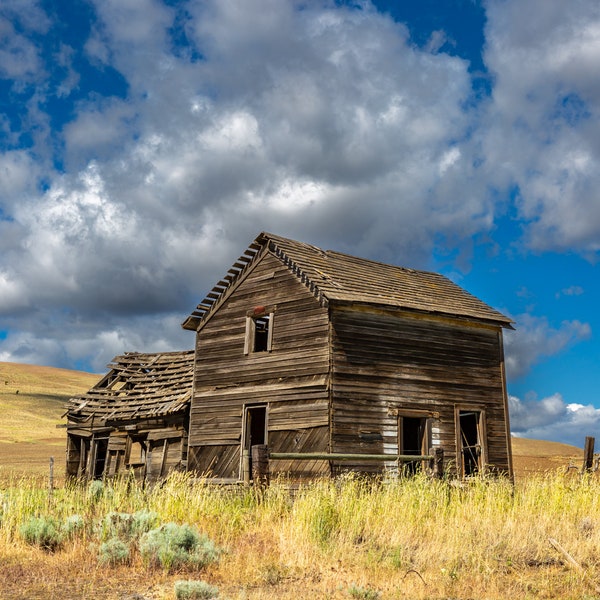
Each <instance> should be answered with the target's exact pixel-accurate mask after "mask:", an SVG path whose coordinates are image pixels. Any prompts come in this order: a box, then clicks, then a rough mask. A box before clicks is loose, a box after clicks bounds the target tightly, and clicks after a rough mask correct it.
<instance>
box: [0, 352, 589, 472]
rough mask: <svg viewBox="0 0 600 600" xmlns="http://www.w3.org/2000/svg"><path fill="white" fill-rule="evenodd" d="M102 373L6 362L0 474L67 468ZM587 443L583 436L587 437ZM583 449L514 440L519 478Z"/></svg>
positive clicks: (0, 401) (558, 464)
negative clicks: (72, 429)
mask: <svg viewBox="0 0 600 600" xmlns="http://www.w3.org/2000/svg"><path fill="white" fill-rule="evenodd" d="M99 377H100V376H99V375H94V374H92V373H83V372H81V371H69V370H66V369H55V368H52V367H39V366H34V365H23V364H18V363H6V362H0V414H1V418H0V476H2V475H6V474H7V473H9V472H21V471H23V472H26V473H37V474H44V473H47V471H48V462H49V458H50V457H51V456H53V457H54V459H55V461H56V473H57V475H60V474H62V473H63V469H64V452H65V446H66V433H65V430H64V429H60V428H57V425H59V424H61V423H62V424H64V423H65V420H64V419H63V418H62V415H63V414H64V412H65V403H66V401H67V400H68V399H69V398H70V397H71V396H73V395H75V394H78V393H82V392H85V391H86V390H88V389H89V388H90V387H92V386H93V385H94V384H95V383H96V382H97V381H98V379H99ZM582 441H583V440H582ZM582 454H583V453H582V450H581V449H579V448H576V447H574V446H568V445H566V444H559V443H557V442H546V441H542V440H527V439H523V438H514V439H513V455H514V465H515V473H516V475H517V477H521V476H526V475H530V474H533V473H539V472H544V471H548V470H555V469H560V468H566V466H568V465H569V464H570V463H573V464H575V465H577V466H581V460H582Z"/></svg>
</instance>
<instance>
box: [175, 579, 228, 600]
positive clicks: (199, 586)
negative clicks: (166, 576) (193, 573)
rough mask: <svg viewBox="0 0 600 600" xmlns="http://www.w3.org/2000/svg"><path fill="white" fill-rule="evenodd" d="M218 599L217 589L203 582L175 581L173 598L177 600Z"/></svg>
mask: <svg viewBox="0 0 600 600" xmlns="http://www.w3.org/2000/svg"><path fill="white" fill-rule="evenodd" d="M218 597H219V588H217V587H215V586H213V585H209V584H208V583H206V582H205V581H176V582H175V598H177V600H210V599H211V598H218Z"/></svg>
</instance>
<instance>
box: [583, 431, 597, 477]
mask: <svg viewBox="0 0 600 600" xmlns="http://www.w3.org/2000/svg"><path fill="white" fill-rule="evenodd" d="M595 441H596V440H595V438H593V437H590V436H587V437H586V438H585V445H584V447H583V468H582V472H583V473H589V472H590V471H591V470H592V466H593V463H594V444H595Z"/></svg>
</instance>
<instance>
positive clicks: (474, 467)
mask: <svg viewBox="0 0 600 600" xmlns="http://www.w3.org/2000/svg"><path fill="white" fill-rule="evenodd" d="M458 425H459V436H460V443H459V448H460V460H461V469H462V476H463V477H470V476H472V475H477V474H478V473H481V471H482V469H483V463H484V455H485V446H484V435H483V415H482V412H481V411H478V410H459V411H458Z"/></svg>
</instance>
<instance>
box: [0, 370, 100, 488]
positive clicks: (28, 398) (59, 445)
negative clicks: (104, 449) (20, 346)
mask: <svg viewBox="0 0 600 600" xmlns="http://www.w3.org/2000/svg"><path fill="white" fill-rule="evenodd" d="M98 379H99V376H98V375H94V374H91V373H83V372H80V371H69V370H66V369H55V368H52V367H39V366H34V365H24V364H18V363H6V362H0V415H1V418H0V476H3V475H7V474H8V473H11V472H13V473H14V472H21V471H22V472H26V473H46V472H47V470H48V463H49V459H50V457H51V456H53V457H54V459H55V461H56V467H57V473H59V474H60V473H62V472H63V470H64V464H63V463H64V453H65V446H66V433H65V429H59V428H57V425H59V424H61V423H62V424H64V423H65V420H64V419H62V418H61V417H62V415H63V414H64V412H65V403H66V402H67V400H68V399H69V398H70V397H71V396H73V395H75V394H78V393H81V392H85V391H87V390H88V389H89V388H90V387H92V385H94V383H95V382H96V381H98Z"/></svg>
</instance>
